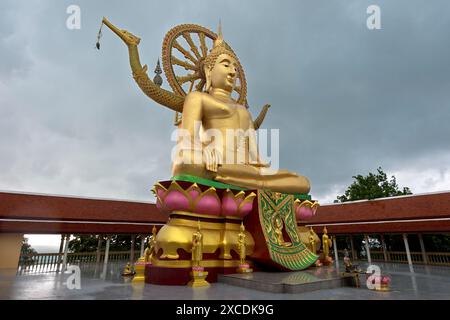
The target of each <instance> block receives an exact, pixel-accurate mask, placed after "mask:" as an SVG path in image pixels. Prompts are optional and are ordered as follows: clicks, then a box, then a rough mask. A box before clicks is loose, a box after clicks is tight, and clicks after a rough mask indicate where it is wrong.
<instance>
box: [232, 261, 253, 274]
mask: <svg viewBox="0 0 450 320" xmlns="http://www.w3.org/2000/svg"><path fill="white" fill-rule="evenodd" d="M236 272H237V273H251V272H253V269H252V268H250V265H249V264H247V263H246V264H240V265H239V268H237V269H236Z"/></svg>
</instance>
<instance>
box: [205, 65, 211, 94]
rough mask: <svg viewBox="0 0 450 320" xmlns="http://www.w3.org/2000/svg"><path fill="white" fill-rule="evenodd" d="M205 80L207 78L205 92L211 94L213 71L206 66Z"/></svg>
mask: <svg viewBox="0 0 450 320" xmlns="http://www.w3.org/2000/svg"><path fill="white" fill-rule="evenodd" d="M204 71H205V78H206V85H205V92H209V89H211V70H210V69H209V68H208V67H207V66H205V69H204Z"/></svg>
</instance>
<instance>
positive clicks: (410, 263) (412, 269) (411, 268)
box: [403, 233, 414, 272]
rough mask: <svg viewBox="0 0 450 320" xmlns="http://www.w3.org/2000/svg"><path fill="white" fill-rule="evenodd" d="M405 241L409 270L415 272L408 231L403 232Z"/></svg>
mask: <svg viewBox="0 0 450 320" xmlns="http://www.w3.org/2000/svg"><path fill="white" fill-rule="evenodd" d="M403 242H404V243H405V249H406V258H407V259H408V265H409V271H411V272H414V267H413V264H412V259H411V252H410V251H409V244H408V235H407V234H406V233H404V234H403Z"/></svg>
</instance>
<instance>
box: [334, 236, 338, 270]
mask: <svg viewBox="0 0 450 320" xmlns="http://www.w3.org/2000/svg"><path fill="white" fill-rule="evenodd" d="M333 248H334V259H335V260H336V269H337V270H339V255H338V251H337V244H336V236H333Z"/></svg>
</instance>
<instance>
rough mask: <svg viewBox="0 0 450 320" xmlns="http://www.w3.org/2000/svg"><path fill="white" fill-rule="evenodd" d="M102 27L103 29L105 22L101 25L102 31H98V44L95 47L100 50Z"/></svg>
mask: <svg viewBox="0 0 450 320" xmlns="http://www.w3.org/2000/svg"><path fill="white" fill-rule="evenodd" d="M102 27H103V21H102V24H101V25H100V30H98V34H97V43H96V44H95V47H96V48H97V49H98V50H100V38H101V37H102V35H103V34H102Z"/></svg>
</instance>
